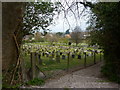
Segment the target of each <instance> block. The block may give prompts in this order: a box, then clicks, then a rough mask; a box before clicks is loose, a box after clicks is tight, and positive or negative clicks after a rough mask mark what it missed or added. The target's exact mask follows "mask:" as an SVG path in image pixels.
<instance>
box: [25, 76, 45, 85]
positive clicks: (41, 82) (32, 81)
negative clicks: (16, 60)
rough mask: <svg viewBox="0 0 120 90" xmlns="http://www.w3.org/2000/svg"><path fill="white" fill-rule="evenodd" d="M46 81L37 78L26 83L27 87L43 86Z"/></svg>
mask: <svg viewBox="0 0 120 90" xmlns="http://www.w3.org/2000/svg"><path fill="white" fill-rule="evenodd" d="M44 83H45V81H44V80H43V79H40V78H35V79H33V80H30V81H28V82H26V83H25V85H43V84H44Z"/></svg>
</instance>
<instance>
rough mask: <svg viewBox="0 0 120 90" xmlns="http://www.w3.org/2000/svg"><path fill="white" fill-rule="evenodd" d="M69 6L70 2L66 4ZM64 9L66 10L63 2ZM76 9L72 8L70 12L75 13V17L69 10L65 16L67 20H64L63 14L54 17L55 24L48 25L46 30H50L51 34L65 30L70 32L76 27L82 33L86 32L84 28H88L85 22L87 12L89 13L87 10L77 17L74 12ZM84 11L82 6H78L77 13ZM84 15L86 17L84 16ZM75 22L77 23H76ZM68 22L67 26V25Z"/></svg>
mask: <svg viewBox="0 0 120 90" xmlns="http://www.w3.org/2000/svg"><path fill="white" fill-rule="evenodd" d="M68 4H69V6H70V5H71V2H69V3H68ZM63 5H64V7H65V9H67V8H68V6H67V5H65V2H64V3H63ZM75 8H76V7H72V11H73V12H74V13H75V15H76V17H75V15H74V14H73V12H72V11H71V10H69V11H68V13H67V14H66V17H67V20H68V21H67V20H66V18H64V12H61V13H60V15H59V16H58V15H55V16H54V21H55V24H52V25H50V26H49V27H48V28H49V29H50V30H51V32H65V31H66V30H67V29H70V31H72V30H73V29H74V28H75V27H76V26H80V28H81V30H82V31H85V30H86V27H87V26H88V24H86V22H87V21H88V20H89V18H88V16H89V13H88V12H87V11H89V9H87V10H85V11H84V12H83V13H82V14H81V16H79V17H80V18H79V17H78V13H77V11H75ZM83 9H84V6H83V5H79V9H78V10H79V13H81V12H82V10H83ZM84 15H86V16H84ZM76 20H77V21H76ZM68 22H69V24H68Z"/></svg>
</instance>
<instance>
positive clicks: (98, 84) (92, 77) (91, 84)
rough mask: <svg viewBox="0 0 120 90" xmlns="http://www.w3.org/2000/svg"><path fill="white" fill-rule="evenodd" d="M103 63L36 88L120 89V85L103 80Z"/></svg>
mask: <svg viewBox="0 0 120 90" xmlns="http://www.w3.org/2000/svg"><path fill="white" fill-rule="evenodd" d="M100 67H101V63H98V64H96V65H94V66H90V67H88V68H86V69H82V70H79V71H76V72H73V73H70V74H67V75H65V76H62V77H60V78H57V79H52V80H49V81H47V82H46V83H45V85H43V86H41V87H37V86H36V88H120V85H118V84H116V83H112V82H110V81H108V80H107V79H105V78H103V76H102V75H101V73H100Z"/></svg>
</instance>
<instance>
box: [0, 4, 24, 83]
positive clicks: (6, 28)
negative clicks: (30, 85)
mask: <svg viewBox="0 0 120 90" xmlns="http://www.w3.org/2000/svg"><path fill="white" fill-rule="evenodd" d="M23 5H24V4H23V3H20V2H16V3H15V2H4V3H2V71H3V73H2V74H3V84H10V82H11V80H12V78H13V72H14V70H15V67H16V64H17V61H18V57H19V49H18V47H20V44H21V42H20V41H21V40H22V37H21V38H20V37H19V35H18V36H16V34H17V33H16V32H17V31H18V30H20V29H21V24H22V15H23V11H22V10H23ZM17 44H18V45H17ZM17 78H18V77H17Z"/></svg>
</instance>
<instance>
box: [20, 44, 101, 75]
mask: <svg viewBox="0 0 120 90" xmlns="http://www.w3.org/2000/svg"><path fill="white" fill-rule="evenodd" d="M21 52H22V54H21V56H22V59H23V61H24V68H25V72H29V70H30V69H31V70H32V69H33V70H34V71H37V69H38V70H39V71H42V72H43V73H44V74H45V73H46V74H45V76H47V77H50V76H48V75H50V74H51V76H54V73H55V72H59V71H65V72H69V70H70V69H73V68H77V67H79V68H80V67H81V68H83V67H87V66H90V65H94V64H96V63H98V62H100V61H102V60H103V50H102V49H98V48H96V49H94V47H80V46H78V47H74V46H69V45H67V46H58V45H55V46H52V45H42V43H39V44H38V43H37V44H35V43H28V44H24V45H23V46H22V47H21ZM36 67H37V68H36ZM51 72H52V73H51ZM59 73H60V72H59ZM31 75H33V73H31ZM31 77H32V76H31Z"/></svg>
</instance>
